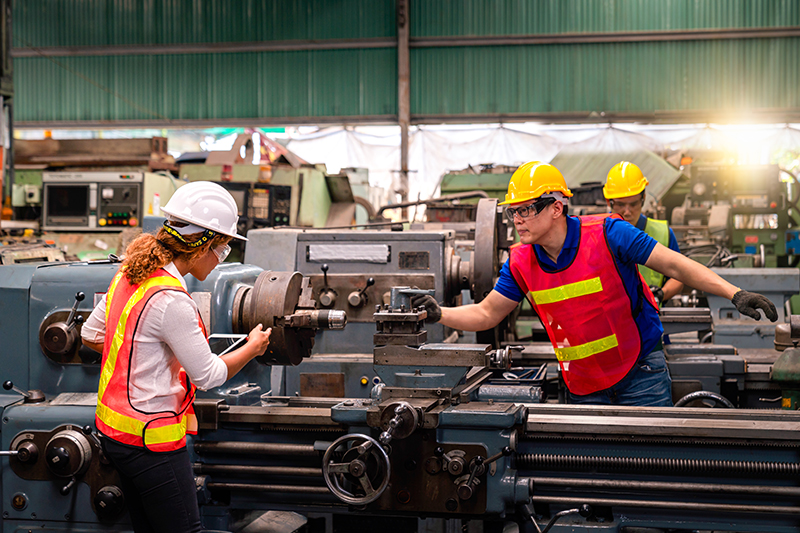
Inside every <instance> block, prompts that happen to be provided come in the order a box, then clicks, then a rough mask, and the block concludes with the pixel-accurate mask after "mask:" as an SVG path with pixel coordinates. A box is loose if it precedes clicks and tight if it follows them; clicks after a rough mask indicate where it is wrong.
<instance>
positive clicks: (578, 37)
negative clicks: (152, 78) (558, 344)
mask: <svg viewBox="0 0 800 533" xmlns="http://www.w3.org/2000/svg"><path fill="white" fill-rule="evenodd" d="M407 11H408V9H407V8H406V13H407ZM406 16H407V15H406ZM798 36H800V28H798V27H797V26H786V27H775V28H731V29H724V28H723V29H701V30H666V31H665V30H657V31H626V32H595V33H561V34H542V35H539V34H533V35H490V36H481V37H476V36H470V37H463V36H444V37H412V38H408V45H407V46H408V47H409V48H440V47H453V46H514V45H518V46H525V45H542V44H599V43H619V42H628V43H631V42H663V41H667V42H672V41H715V40H728V39H770V38H772V39H774V38H784V37H798ZM398 37H399V36H398ZM396 46H398V39H395V38H394V37H374V38H362V39H314V40H304V39H293V40H289V41H252V42H220V43H177V44H159V45H120V46H37V47H35V46H21V47H17V48H13V49H11V51H10V55H11V57H12V58H18V57H89V56H121V55H125V56H128V55H182V54H221V53H222V54H224V53H246V52H286V51H306V50H362V49H367V48H394V47H396Z"/></svg>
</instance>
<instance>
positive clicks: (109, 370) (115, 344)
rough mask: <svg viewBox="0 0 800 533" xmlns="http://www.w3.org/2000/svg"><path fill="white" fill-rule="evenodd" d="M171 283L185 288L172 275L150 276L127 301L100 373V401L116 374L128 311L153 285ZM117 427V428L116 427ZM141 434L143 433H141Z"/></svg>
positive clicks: (98, 394) (115, 283)
mask: <svg viewBox="0 0 800 533" xmlns="http://www.w3.org/2000/svg"><path fill="white" fill-rule="evenodd" d="M118 281H119V278H116V279H115V280H114V283H113V285H112V288H111V289H109V291H108V292H109V295H111V296H112V297H113V289H114V288H116V285H117V282H118ZM164 285H169V286H173V287H180V288H183V286H182V285H181V282H180V281H178V280H177V279H175V278H173V277H172V276H159V277H155V278H148V279H146V280H145V281H143V282H142V284H141V285H139V288H137V289H136V292H134V293H133V295H131V297H130V299H129V300H128V301H127V302H126V303H125V309H124V310H123V312H122V315H121V317H120V321H119V322H118V323H117V328H116V329H115V330H114V337H113V339H112V341H111V348H110V350H109V352H108V358H107V359H106V364H105V365H104V366H103V371H102V372H101V374H100V385H99V387H98V388H97V390H98V393H97V401H98V403H99V402H100V401H101V400H102V398H103V394H104V393H105V391H106V387H108V383H109V382H110V381H111V376H112V375H113V374H114V368H115V367H116V365H117V355H118V353H119V348H120V346H122V343H123V342H124V340H125V329H126V326H127V323H128V313H130V310H131V308H133V306H134V305H136V304H137V303H139V300H141V299H142V297H143V296H144V295H145V293H146V292H147V291H148V289H150V288H152V287H153V286H164ZM108 301H109V297H108V296H106V309H108V307H109V306H108ZM115 429H116V428H115ZM140 435H141V433H140Z"/></svg>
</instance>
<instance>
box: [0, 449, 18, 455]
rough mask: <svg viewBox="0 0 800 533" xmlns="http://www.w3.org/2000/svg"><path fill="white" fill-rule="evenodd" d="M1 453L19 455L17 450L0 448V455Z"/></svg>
mask: <svg viewBox="0 0 800 533" xmlns="http://www.w3.org/2000/svg"><path fill="white" fill-rule="evenodd" d="M2 455H19V450H0V456H2Z"/></svg>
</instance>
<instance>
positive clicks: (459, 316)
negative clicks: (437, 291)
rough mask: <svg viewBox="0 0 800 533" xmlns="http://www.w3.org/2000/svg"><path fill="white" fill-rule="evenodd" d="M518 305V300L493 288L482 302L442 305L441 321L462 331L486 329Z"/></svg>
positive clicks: (498, 321)
mask: <svg viewBox="0 0 800 533" xmlns="http://www.w3.org/2000/svg"><path fill="white" fill-rule="evenodd" d="M517 305H519V304H518V302H515V301H514V300H510V299H508V298H506V297H505V296H503V295H501V294H500V293H499V292H497V291H494V290H493V291H491V292H490V293H489V294H488V295H487V296H486V298H484V299H483V300H481V302H480V303H477V304H469V305H462V306H460V307H442V318H441V319H440V320H439V322H440V323H442V324H444V325H445V326H448V327H451V328H453V329H459V330H462V331H485V330H487V329H492V328H493V327H495V326H496V325H497V324H499V323H500V321H501V320H503V319H504V318H505V317H506V316H508V314H509V313H510V312H511V311H513V310H514V309H516V307H517Z"/></svg>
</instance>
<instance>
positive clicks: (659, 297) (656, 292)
mask: <svg viewBox="0 0 800 533" xmlns="http://www.w3.org/2000/svg"><path fill="white" fill-rule="evenodd" d="M650 292H652V293H653V296H654V297H655V299H656V302H658V304H659V305H661V302H663V301H664V291H662V290H661V287H656V286H655V285H650Z"/></svg>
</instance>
